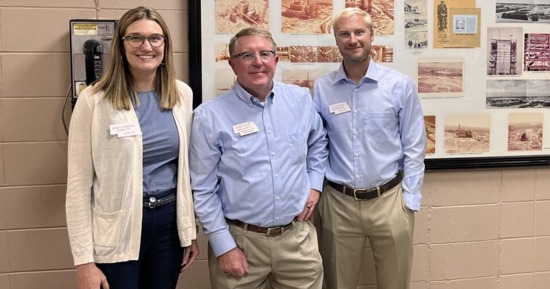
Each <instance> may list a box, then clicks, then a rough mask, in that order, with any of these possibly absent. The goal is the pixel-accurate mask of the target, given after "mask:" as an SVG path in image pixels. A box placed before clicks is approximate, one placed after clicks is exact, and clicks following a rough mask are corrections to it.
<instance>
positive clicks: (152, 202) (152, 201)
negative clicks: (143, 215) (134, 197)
mask: <svg viewBox="0 0 550 289" xmlns="http://www.w3.org/2000/svg"><path fill="white" fill-rule="evenodd" d="M156 202H157V198H155V197H150V198H149V202H148V203H147V206H148V207H149V209H154V208H155V207H156Z"/></svg>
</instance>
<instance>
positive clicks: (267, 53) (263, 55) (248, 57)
mask: <svg viewBox="0 0 550 289" xmlns="http://www.w3.org/2000/svg"><path fill="white" fill-rule="evenodd" d="M258 55H259V56H260V60H261V61H262V62H268V61H269V60H271V58H272V57H273V56H274V55H275V50H262V51H260V52H258ZM231 58H232V59H235V58H241V61H242V62H243V63H244V64H250V63H252V62H254V60H255V59H256V53H254V52H249V51H245V52H241V53H238V54H235V55H233V56H232V57H231Z"/></svg>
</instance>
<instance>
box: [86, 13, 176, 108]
mask: <svg viewBox="0 0 550 289" xmlns="http://www.w3.org/2000/svg"><path fill="white" fill-rule="evenodd" d="M142 19H147V20H152V21H155V22H156V23H158V24H159V25H160V27H161V28H162V31H163V33H164V37H165V41H164V59H163V60H162V63H161V65H159V67H158V68H157V73H156V76H155V90H156V92H157V93H158V95H159V102H160V107H161V108H162V109H172V108H173V107H174V106H175V105H176V104H177V103H178V102H179V99H180V96H179V92H178V89H177V85H176V72H175V68H174V58H173V54H172V52H173V49H172V37H171V35H170V31H169V30H168V25H166V22H165V21H164V19H163V18H162V17H161V16H160V14H159V13H158V12H157V11H156V10H154V9H152V8H146V7H143V6H140V7H137V8H134V9H132V10H129V11H127V12H126V13H124V15H122V17H121V18H120V20H119V21H118V23H117V26H116V28H115V33H114V37H113V42H112V45H111V59H110V61H109V67H108V69H107V72H106V73H105V74H104V75H103V76H102V77H101V78H100V79H99V80H98V81H97V82H96V83H95V84H94V85H93V87H92V92H94V93H97V92H100V91H103V92H104V93H105V99H107V100H109V101H111V103H112V104H113V106H114V107H115V108H117V109H126V110H129V109H130V107H131V106H132V100H134V101H137V96H136V95H137V90H136V88H135V86H134V79H133V76H132V74H131V73H130V68H129V64H128V61H127V60H126V57H125V50H124V42H123V40H122V39H121V38H122V37H123V36H124V34H125V33H126V29H128V26H130V25H131V24H132V23H134V22H135V21H138V20H142Z"/></svg>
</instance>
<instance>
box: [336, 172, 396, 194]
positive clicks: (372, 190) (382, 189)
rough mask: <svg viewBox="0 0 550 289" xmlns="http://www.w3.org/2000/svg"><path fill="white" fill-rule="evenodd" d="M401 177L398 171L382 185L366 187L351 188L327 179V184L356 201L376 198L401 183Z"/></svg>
mask: <svg viewBox="0 0 550 289" xmlns="http://www.w3.org/2000/svg"><path fill="white" fill-rule="evenodd" d="M402 179H403V173H402V172H401V171H400V172H399V173H398V174H397V176H395V178H393V179H391V180H389V181H387V182H386V183H384V184H383V185H380V186H378V187H373V188H368V189H352V188H349V187H346V186H344V185H340V184H337V183H335V182H331V181H328V184H329V186H331V187H332V188H333V189H335V190H337V191H339V192H341V193H343V194H344V195H348V196H350V197H354V198H355V199H356V200H358V201H360V200H361V201H365V200H372V199H374V198H378V197H379V196H381V195H382V194H383V193H385V192H387V191H389V190H391V189H393V188H394V187H395V186H397V185H398V184H399V183H401V180H402Z"/></svg>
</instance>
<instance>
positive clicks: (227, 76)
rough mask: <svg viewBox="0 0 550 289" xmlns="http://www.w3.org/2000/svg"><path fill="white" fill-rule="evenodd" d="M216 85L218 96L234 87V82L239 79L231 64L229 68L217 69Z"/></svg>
mask: <svg viewBox="0 0 550 289" xmlns="http://www.w3.org/2000/svg"><path fill="white" fill-rule="evenodd" d="M215 78H216V79H215V85H216V95H215V96H218V95H220V94H222V93H223V92H226V91H228V90H230V89H231V88H233V84H234V83H235V80H236V79H237V78H236V77H235V74H234V73H233V70H232V69H231V67H229V65H227V68H224V69H216V75H215Z"/></svg>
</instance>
